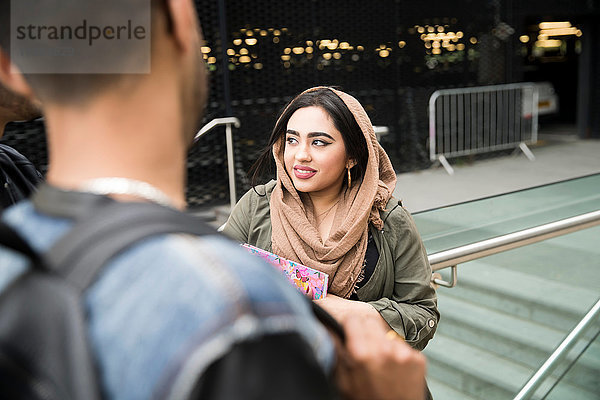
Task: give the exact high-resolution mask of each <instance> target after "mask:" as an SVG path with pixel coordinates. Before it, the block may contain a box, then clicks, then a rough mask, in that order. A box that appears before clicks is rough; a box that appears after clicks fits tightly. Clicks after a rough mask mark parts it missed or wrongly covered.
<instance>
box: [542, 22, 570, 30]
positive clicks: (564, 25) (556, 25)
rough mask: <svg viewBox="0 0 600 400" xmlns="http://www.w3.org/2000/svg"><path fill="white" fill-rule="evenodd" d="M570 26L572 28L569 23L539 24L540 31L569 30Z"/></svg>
mask: <svg viewBox="0 0 600 400" xmlns="http://www.w3.org/2000/svg"><path fill="white" fill-rule="evenodd" d="M570 26H571V23H570V22H569V21H562V22H542V23H540V24H539V27H540V29H556V28H569V27H570Z"/></svg>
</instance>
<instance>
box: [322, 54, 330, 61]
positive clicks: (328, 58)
mask: <svg viewBox="0 0 600 400" xmlns="http://www.w3.org/2000/svg"><path fill="white" fill-rule="evenodd" d="M323 58H324V59H325V60H331V53H323Z"/></svg>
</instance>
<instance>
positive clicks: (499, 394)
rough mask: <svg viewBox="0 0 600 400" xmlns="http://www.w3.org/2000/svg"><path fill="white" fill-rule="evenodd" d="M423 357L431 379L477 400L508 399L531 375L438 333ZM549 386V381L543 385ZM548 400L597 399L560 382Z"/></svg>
mask: <svg viewBox="0 0 600 400" xmlns="http://www.w3.org/2000/svg"><path fill="white" fill-rule="evenodd" d="M424 353H425V354H426V356H427V358H428V359H429V371H430V376H431V377H432V378H433V379H436V380H441V381H443V382H444V383H445V384H446V385H450V386H453V387H454V389H456V390H459V391H461V392H464V393H466V394H468V395H469V396H472V397H478V398H481V399H489V400H493V399H510V398H512V397H514V395H515V394H516V393H517V392H518V391H519V390H520V389H521V387H522V386H523V385H524V384H525V382H527V380H528V379H529V377H530V376H531V375H533V373H534V370H533V369H530V368H527V367H525V366H523V365H521V364H518V363H516V362H514V361H511V360H508V359H506V358H504V357H500V356H498V355H496V354H494V353H492V352H489V351H486V350H483V349H479V348H477V347H474V346H470V345H468V344H466V343H463V342H461V341H459V340H456V339H453V338H451V337H448V336H445V335H443V334H440V333H439V332H438V334H437V335H436V337H435V339H434V340H433V341H432V343H431V344H430V345H429V346H428V347H427V348H426V349H425V351H424ZM550 384H551V382H550V380H547V382H545V383H544V385H550ZM548 399H586V400H587V399H590V400H591V399H595V400H597V399H598V396H597V394H595V393H591V392H588V391H586V390H584V389H581V388H578V387H575V386H573V385H570V384H569V383H568V382H564V381H563V382H561V383H560V385H558V386H557V387H556V388H555V389H554V390H553V392H552V393H551V394H550V396H548Z"/></svg>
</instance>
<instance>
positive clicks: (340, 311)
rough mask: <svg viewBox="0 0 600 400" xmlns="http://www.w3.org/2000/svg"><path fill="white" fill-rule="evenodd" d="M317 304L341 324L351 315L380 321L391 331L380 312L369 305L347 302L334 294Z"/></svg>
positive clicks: (317, 301)
mask: <svg viewBox="0 0 600 400" xmlns="http://www.w3.org/2000/svg"><path fill="white" fill-rule="evenodd" d="M315 302H316V303H317V304H318V305H320V306H321V307H323V308H324V309H325V311H327V312H328V313H329V314H331V315H332V316H333V317H334V318H335V319H336V320H338V321H339V322H340V323H343V322H344V321H346V319H347V318H348V317H349V316H350V315H355V316H358V317H363V318H368V317H370V318H371V320H373V321H378V322H379V323H380V324H381V326H382V327H383V328H385V329H390V327H389V325H388V324H387V322H385V320H384V319H383V318H382V317H381V315H380V314H379V312H378V311H377V310H376V309H375V308H374V307H373V306H371V305H370V304H369V303H365V302H362V301H354V300H346V299H343V298H341V297H339V296H336V295H334V294H329V293H328V294H327V297H325V298H324V299H320V300H315Z"/></svg>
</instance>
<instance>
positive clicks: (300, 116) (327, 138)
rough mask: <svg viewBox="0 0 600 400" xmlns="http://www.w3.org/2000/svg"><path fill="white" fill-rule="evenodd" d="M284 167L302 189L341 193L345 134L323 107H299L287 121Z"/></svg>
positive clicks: (314, 191)
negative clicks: (337, 127) (343, 137)
mask: <svg viewBox="0 0 600 400" xmlns="http://www.w3.org/2000/svg"><path fill="white" fill-rule="evenodd" d="M283 158H284V163H285V169H286V171H287V173H288V174H289V176H290V177H291V178H292V182H293V183H294V186H295V187H296V190H298V191H299V192H305V193H311V194H321V195H332V196H333V195H338V194H339V192H340V191H341V188H342V183H343V181H344V176H345V174H346V165H347V162H348V157H347V155H346V146H345V145H344V140H343V139H342V134H341V133H340V132H339V131H338V130H337V129H336V127H335V125H334V124H333V121H332V119H331V117H330V116H329V114H328V113H327V112H326V111H325V110H324V109H323V108H321V107H317V106H311V107H304V108H300V109H298V110H297V111H296V112H294V113H293V114H292V116H291V118H290V120H289V121H288V124H287V131H286V134H285V150H284V155H283Z"/></svg>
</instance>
